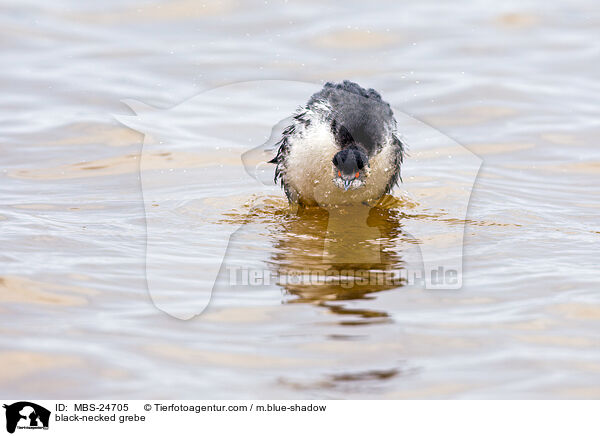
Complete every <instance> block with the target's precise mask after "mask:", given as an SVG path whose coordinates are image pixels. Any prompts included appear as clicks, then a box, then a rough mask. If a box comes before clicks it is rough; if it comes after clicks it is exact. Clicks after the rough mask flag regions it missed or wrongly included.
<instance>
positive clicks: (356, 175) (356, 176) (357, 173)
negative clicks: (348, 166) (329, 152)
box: [354, 171, 360, 179]
mask: <svg viewBox="0 0 600 436" xmlns="http://www.w3.org/2000/svg"><path fill="white" fill-rule="evenodd" d="M358 176H360V173H359V172H358V171H357V172H356V174H355V175H354V178H355V179H358Z"/></svg>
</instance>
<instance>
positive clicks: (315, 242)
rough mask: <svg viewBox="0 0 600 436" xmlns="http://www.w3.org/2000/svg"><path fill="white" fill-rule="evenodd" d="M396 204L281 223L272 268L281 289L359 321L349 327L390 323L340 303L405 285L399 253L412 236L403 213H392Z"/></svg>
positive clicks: (315, 210)
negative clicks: (406, 230)
mask: <svg viewBox="0 0 600 436" xmlns="http://www.w3.org/2000/svg"><path fill="white" fill-rule="evenodd" d="M386 200H387V201H386ZM394 200H395V199H394V198H393V197H391V196H388V197H387V198H386V199H385V200H384V201H382V202H380V203H378V205H376V206H374V207H371V206H347V207H335V208H328V209H324V208H320V207H312V208H301V209H297V210H296V211H295V213H290V214H287V217H286V219H284V220H281V221H279V225H280V229H278V231H277V232H276V235H274V236H275V244H274V245H275V246H274V250H273V256H272V258H271V261H270V264H271V268H273V270H274V275H275V276H276V277H277V278H278V280H279V284H280V285H281V286H283V287H284V289H285V290H286V291H287V292H288V293H289V294H291V295H294V296H295V297H296V298H293V299H290V300H289V302H290V303H312V304H317V305H319V306H322V307H327V308H328V309H329V310H330V311H331V312H333V313H336V314H340V315H354V317H353V318H352V320H348V321H344V322H343V324H351V325H353V324H365V323H374V322H387V321H388V317H389V316H388V314H387V313H386V312H384V311H376V310H368V309H360V308H355V307H347V305H345V304H343V303H340V302H341V301H348V300H365V299H371V298H373V297H372V296H371V295H372V294H373V293H376V292H381V291H386V290H389V289H393V288H397V287H399V286H402V285H403V283H404V282H403V280H402V279H401V278H399V274H398V273H399V271H400V270H402V269H403V261H402V258H401V251H400V248H399V247H401V246H402V244H401V242H402V240H403V239H406V235H405V234H404V233H403V231H402V226H401V212H400V211H399V210H398V209H397V208H396V209H395V208H392V207H389V203H390V202H394ZM386 203H387V204H386Z"/></svg>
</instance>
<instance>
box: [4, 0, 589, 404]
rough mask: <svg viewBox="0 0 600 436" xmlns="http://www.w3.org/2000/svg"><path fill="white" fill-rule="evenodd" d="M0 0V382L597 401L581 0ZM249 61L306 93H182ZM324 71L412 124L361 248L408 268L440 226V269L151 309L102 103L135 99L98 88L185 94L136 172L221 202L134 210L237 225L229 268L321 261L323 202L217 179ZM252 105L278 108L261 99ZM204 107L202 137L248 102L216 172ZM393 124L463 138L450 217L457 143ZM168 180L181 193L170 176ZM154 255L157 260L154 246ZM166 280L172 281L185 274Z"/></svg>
mask: <svg viewBox="0 0 600 436" xmlns="http://www.w3.org/2000/svg"><path fill="white" fill-rule="evenodd" d="M0 8H1V11H2V13H1V14H0V32H1V34H2V38H1V39H0V44H1V49H2V59H3V67H2V69H0V84H1V85H2V94H1V95H2V97H1V101H2V105H1V107H0V111H1V112H0V114H1V116H0V123H1V127H0V153H1V154H0V155H1V157H2V160H1V172H0V179H1V181H0V195H1V197H0V198H1V205H0V229H1V233H0V240H1V247H2V250H1V251H0V268H1V269H0V304H1V306H0V332H1V334H0V367H1V368H2V372H1V374H0V396H2V397H12V398H598V397H599V396H600V388H599V386H600V383H599V382H600V337H599V334H598V333H599V328H600V296H599V295H598V289H599V288H600V286H599V282H600V280H599V279H598V276H597V274H598V267H599V258H600V257H599V254H600V250H599V243H600V239H599V238H600V228H599V225H598V224H599V223H598V213H599V209H600V200H599V195H600V188H599V186H600V183H599V182H600V148H598V147H597V144H596V141H597V137H598V134H599V133H600V125H599V121H598V120H600V106H599V105H598V95H599V91H600V80H599V75H598V72H599V71H600V69H599V68H598V67H599V66H600V65H599V61H600V59H599V57H600V43H599V42H598V41H600V38H599V37H600V35H599V31H598V29H599V28H600V27H599V26H600V11H599V10H598V8H597V5H595V4H594V3H593V2H591V1H575V2H557V3H555V4H549V3H548V2H541V1H519V2H503V3H502V4H498V3H497V2H491V1H474V2H459V3H456V2H453V3H452V4H441V3H440V2H390V3H381V4H371V3H365V2H344V3H343V4H342V3H339V4H335V3H326V2H302V3H300V2H272V1H268V2H240V3H235V2H228V1H222V2H204V3H200V2H192V1H188V0H182V1H171V2H162V3H141V2H103V4H102V5H100V4H99V3H98V4H97V5H94V4H92V3H91V2H90V3H89V4H88V5H82V4H79V3H78V2H64V1H57V2H52V3H48V2H41V1H39V0H32V1H25V2H3V4H2V5H1V6H0ZM267 79H274V80H285V81H289V82H294V83H302V84H304V85H305V86H306V89H307V93H306V95H304V94H302V93H298V95H296V93H293V92H291V88H290V93H287V94H285V93H284V94H283V95H282V94H281V93H280V94H279V95H277V96H275V97H273V98H275V99H276V100H274V103H273V105H271V104H270V103H269V104H267V103H266V102H265V100H264V99H263V98H262V96H261V95H254V97H255V98H252V97H253V96H252V95H249V96H248V98H247V99H246V100H245V101H244V104H243V105H240V104H239V102H233V101H232V102H231V103H229V102H228V100H222V101H220V102H217V103H218V104H217V103H214V105H212V106H209V107H208V108H207V107H206V106H202V105H201V104H198V102H202V97H198V96H199V95H203V94H202V93H203V92H204V91H209V90H213V89H215V88H219V87H223V86H225V85H231V84H236V83H238V82H248V81H258V80H267ZM342 79H351V80H354V81H357V82H358V83H360V84H361V85H363V86H367V87H373V88H375V89H377V90H378V91H380V92H381V94H382V95H383V96H384V98H385V99H386V100H387V101H389V102H390V104H391V105H392V106H393V107H394V109H395V111H396V114H397V116H398V118H399V125H400V127H401V130H402V127H403V126H406V129H407V130H406V131H405V132H401V133H404V134H405V135H406V137H407V139H412V140H411V141H408V142H409V146H410V150H411V151H410V154H409V156H408V158H407V161H406V165H405V169H404V181H405V183H404V184H403V185H402V186H400V187H399V188H398V189H397V190H396V191H395V192H394V197H395V200H394V201H395V203H394V207H392V208H391V209H389V210H387V211H384V212H380V213H378V214H377V215H375V216H372V217H371V219H372V220H373V223H374V226H375V227H377V228H379V229H380V231H381V232H382V233H381V238H379V239H377V241H378V242H379V243H380V244H381V245H380V248H381V249H382V251H381V252H382V253H386V254H385V256H383V255H382V258H381V259H380V265H378V266H377V268H381V269H384V270H385V269H398V268H404V267H406V265H410V264H412V263H418V262H419V253H420V252H422V251H423V250H429V251H430V252H431V251H433V252H435V253H438V254H439V255H440V256H441V257H444V256H445V255H446V254H447V252H448V247H449V245H448V243H447V242H448V240H449V238H450V239H451V238H453V237H454V236H456V235H457V234H459V233H460V232H461V231H462V229H463V228H464V235H465V236H464V253H463V255H464V256H463V264H462V266H463V286H462V288H461V289H460V290H447V291H434V290H428V289H424V287H423V286H422V285H420V284H408V283H407V284H403V285H401V286H393V287H372V286H366V287H362V288H361V287H359V288H354V289H351V290H348V289H345V288H342V287H339V286H330V287H324V288H323V287H318V288H315V287H310V286H309V287H303V286H283V285H281V284H278V283H271V284H268V285H264V286H257V287H248V286H228V284H227V283H226V282H225V281H221V282H219V283H218V284H217V286H216V287H215V290H214V292H213V300H211V303H210V304H209V307H208V309H207V310H205V311H204V312H203V313H202V314H200V315H199V316H197V317H195V318H193V319H191V320H189V321H181V320H179V319H176V318H174V317H172V316H169V315H168V314H166V313H164V312H162V311H160V310H159V309H157V307H156V306H155V305H154V304H153V302H152V299H151V295H150V293H149V291H148V283H147V281H146V269H145V267H146V236H147V229H148V224H149V221H148V219H147V215H146V212H147V210H146V209H145V203H144V197H143V193H142V179H141V176H140V163H139V162H140V160H141V158H142V157H143V150H144V149H143V146H146V145H147V142H145V141H147V140H148V138H146V139H145V138H144V134H143V133H141V132H140V131H136V130H133V129H131V128H129V127H126V126H125V125H123V124H122V123H120V122H119V121H118V120H117V119H115V117H114V116H113V115H117V117H119V116H132V115H134V114H133V112H132V111H131V109H130V108H129V107H128V106H127V105H125V104H124V103H123V102H122V100H124V99H134V100H137V101H140V102H144V103H146V104H148V105H151V106H153V107H155V108H158V109H159V110H167V109H170V108H174V107H184V106H183V105H182V102H186V101H188V102H191V103H190V105H188V106H185V107H186V108H188V109H190V110H186V111H182V112H181V114H180V115H179V116H178V121H179V122H180V123H181V124H180V125H178V126H177V129H176V130H177V133H181V137H180V141H179V142H178V145H179V146H180V147H182V148H181V149H177V150H175V149H173V148H168V147H167V145H168V144H165V150H157V153H156V155H155V159H154V160H151V161H147V162H149V163H150V164H151V165H150V167H149V170H150V171H154V172H152V174H153V177H154V179H153V180H156V181H158V182H159V183H163V182H164V181H165V180H168V179H167V175H168V173H169V171H170V170H172V169H195V170H196V171H200V172H201V173H202V174H204V178H205V179H204V180H203V181H204V182H206V186H207V189H209V194H210V197H212V198H213V199H214V201H213V203H210V208H209V210H211V211H213V212H214V211H218V212H219V213H213V214H212V215H211V216H210V220H209V221H210V225H206V223H207V222H208V221H201V220H195V217H197V216H198V215H201V214H202V213H204V212H205V211H206V210H207V208H206V205H205V206H202V205H198V204H195V203H194V202H193V201H189V202H183V203H179V204H178V205H177V207H176V208H174V209H169V212H167V215H166V216H167V217H170V219H164V222H162V224H161V221H160V220H159V221H152V223H153V225H154V229H155V230H158V231H160V230H161V227H160V226H161V225H162V226H164V233H165V234H167V233H169V232H171V231H172V230H173V229H175V228H176V227H177V226H184V228H187V227H189V228H190V229H192V228H194V229H196V230H197V232H199V239H198V240H205V241H207V242H206V243H207V244H208V243H209V242H210V238H211V236H212V235H213V234H214V232H219V231H223V232H228V231H233V230H235V229H237V228H239V227H240V226H243V229H242V231H240V232H239V233H237V234H236V236H235V237H233V238H232V242H231V244H230V246H229V251H228V254H227V258H226V263H228V264H231V265H242V266H250V267H254V268H258V269H260V268H263V269H269V270H271V271H280V270H283V269H286V268H290V267H291V268H294V267H298V266H306V265H308V266H313V267H315V268H328V267H331V266H332V264H331V263H328V261H326V260H324V259H322V258H319V257H318V255H319V254H322V253H323V248H322V239H319V238H320V235H322V234H323V231H324V229H326V228H327V225H328V224H327V219H326V218H324V217H323V215H322V212H319V211H313V212H311V213H309V214H307V215H302V216H299V215H297V214H296V213H294V211H293V210H292V209H291V208H289V207H288V205H287V202H286V200H285V198H284V197H283V194H282V193H281V192H280V191H278V190H277V189H275V188H273V187H270V188H268V189H267V188H265V189H263V188H256V187H255V185H251V184H248V182H247V180H245V179H241V178H240V179H239V180H238V182H237V184H236V182H235V180H236V179H235V178H228V179H227V180H228V183H222V182H221V181H222V180H223V177H226V176H227V175H228V174H233V172H234V171H242V170H243V166H242V163H241V160H240V159H239V157H240V155H241V154H242V153H243V152H246V151H248V150H251V149H252V148H254V147H256V146H258V145H260V142H261V140H260V139H261V138H262V140H266V139H267V138H268V137H269V135H270V133H271V127H272V126H273V125H275V124H276V123H278V122H279V121H280V120H281V119H282V117H284V116H286V113H287V112H286V110H284V106H285V105H287V104H292V105H300V104H302V103H303V102H304V101H305V100H306V99H307V98H308V97H309V95H310V92H313V91H314V90H317V89H319V87H320V86H322V84H323V83H324V82H325V81H327V80H334V81H339V80H342ZM294 89H298V88H294ZM309 91H310V92H309ZM277 99H279V100H277ZM296 100H297V101H296ZM194 102H195V104H194ZM279 103H281V107H279V106H278V105H279ZM265 107H266V108H267V109H273V108H276V107H278V108H279V109H278V110H279V112H281V113H279V112H277V113H275V114H273V119H270V118H269V117H266V116H265V115H263V114H264V113H265V110H266V109H265ZM203 110H204V112H205V113H208V114H212V115H213V116H214V118H215V119H218V121H217V122H215V123H214V124H213V125H212V127H211V126H205V127H207V129H209V130H210V129H212V130H211V131H210V132H209V133H206V132H204V133H206V134H207V135H208V134H210V135H215V137H216V136H218V135H220V134H223V135H224V134H225V133H224V132H223V131H225V130H226V129H225V127H224V126H225V125H226V124H227V123H224V122H223V121H222V120H228V119H229V120H231V119H238V118H240V117H242V116H245V117H249V118H247V121H248V122H247V126H245V127H243V128H241V129H240V130H239V131H235V132H234V133H235V135H237V136H236V138H235V140H233V139H232V138H229V139H230V143H229V148H227V152H228V154H227V157H225V158H223V156H222V155H220V158H219V159H222V160H221V161H219V162H220V165H221V166H218V167H216V166H215V161H214V159H215V157H214V156H212V155H206V154H203V153H198V152H197V153H196V154H189V153H190V151H191V152H193V150H194V146H195V144H196V141H197V137H196V136H195V132H196V130H194V129H197V126H198V125H199V124H201V123H202V117H201V116H200V113H201V112H202V111H203ZM248 114H250V115H248ZM288 115H289V113H288ZM410 120H419V121H420V122H422V126H427V127H428V128H430V129H431V131H435V132H438V133H436V134H439V135H442V136H443V137H445V138H448V141H449V142H448V143H452V144H460V147H462V148H464V149H465V150H468V151H470V152H472V153H474V154H475V155H477V156H479V158H481V160H482V166H481V169H480V170H479V173H478V177H477V179H476V182H475V185H474V187H473V190H472V195H471V196H470V202H469V208H468V213H467V216H466V217H464V216H460V213H459V212H457V211H456V210H454V209H453V206H454V203H453V202H452V201H450V200H449V199H452V198H453V197H452V195H453V193H455V192H457V191H460V190H461V189H462V185H461V184H460V180H461V179H460V177H462V176H464V174H465V173H466V172H467V168H465V167H464V161H463V160H461V156H464V154H461V153H460V150H459V148H456V147H455V146H454V148H453V147H450V148H449V147H448V144H429V145H426V144H423V143H421V141H420V140H419V135H417V134H415V132H412V131H410V129H409V125H408V124H409V121H410ZM413 127H414V126H413ZM244 129H247V130H244ZM174 130H175V129H174ZM251 131H252V133H251ZM190 132H192V133H190ZM251 134H252V135H256V139H255V140H252V141H251V140H250V138H251ZM232 135H233V133H232ZM235 135H233V136H235ZM411 135H412V136H411ZM246 136H247V137H248V141H245V142H244V141H243V140H244V139H246ZM253 138H254V137H253ZM450 138H451V139H450ZM143 144H144V145H143ZM169 145H170V146H172V145H173V144H169ZM428 147H429V148H428ZM167 148H168V149H167ZM158 151H161V153H163V154H164V155H161V154H160V153H158ZM169 153H170V154H169ZM186 153H188V154H186ZM153 156H154V155H153ZM448 156H452V158H453V159H455V160H453V162H454V163H453V164H452V165H448V163H447V159H446V158H447V157H448ZM236 174H237V173H236ZM248 180H250V179H248ZM440 180H449V182H448V183H446V182H444V183H443V184H440V183H439V181H440ZM436 182H437V184H436ZM170 189H171V191H170V192H171V193H172V194H174V195H175V196H176V197H177V198H179V199H185V198H186V197H187V196H189V195H190V189H191V188H190V187H189V186H188V187H186V186H185V185H178V186H171V187H170ZM257 189H260V192H258V191H257ZM253 201H255V204H254V206H248V204H250V203H252V202H253ZM156 204H157V206H156V209H157V210H160V208H161V207H164V204H163V203H161V202H158V203H156ZM147 205H148V204H146V206H147ZM199 222H202V223H203V225H199V224H198V223H199ZM157 226H158V227H157ZM415 235H418V236H419V238H415V237H414V236H415ZM202 238H204V239H202ZM372 242H373V240H372V239H369V240H367V244H366V247H367V248H366V250H368V249H369V244H370V243H372ZM177 247H178V249H179V254H180V255H181V256H183V257H185V256H187V255H189V256H193V254H194V248H193V247H192V246H189V245H186V244H180V245H178V246H177ZM378 249H379V248H378ZM163 273H164V276H168V277H181V276H180V274H181V271H180V270H179V269H178V267H177V265H172V266H171V269H166V270H164V271H163ZM185 277H186V276H185V275H184V276H183V278H180V280H182V281H183V282H182V283H181V285H182V286H193V285H194V282H191V281H189V282H185V280H186V279H185ZM189 280H191V279H189Z"/></svg>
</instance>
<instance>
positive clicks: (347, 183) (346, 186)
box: [344, 180, 352, 191]
mask: <svg viewBox="0 0 600 436" xmlns="http://www.w3.org/2000/svg"><path fill="white" fill-rule="evenodd" d="M351 184H352V180H344V191H347V190H348V189H349V188H350V185H351Z"/></svg>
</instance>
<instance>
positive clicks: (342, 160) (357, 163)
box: [332, 145, 369, 191]
mask: <svg viewBox="0 0 600 436" xmlns="http://www.w3.org/2000/svg"><path fill="white" fill-rule="evenodd" d="M332 163H333V170H334V175H333V183H334V184H335V185H336V186H337V187H338V188H340V189H343V190H344V191H347V190H348V189H358V188H361V187H362V186H364V184H365V179H366V177H367V171H368V168H369V166H368V164H369V158H368V156H367V154H366V153H365V152H364V151H363V150H361V149H360V147H357V146H355V145H351V146H349V147H347V148H344V149H343V150H341V151H339V152H337V153H336V154H335V156H333V160H332Z"/></svg>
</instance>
